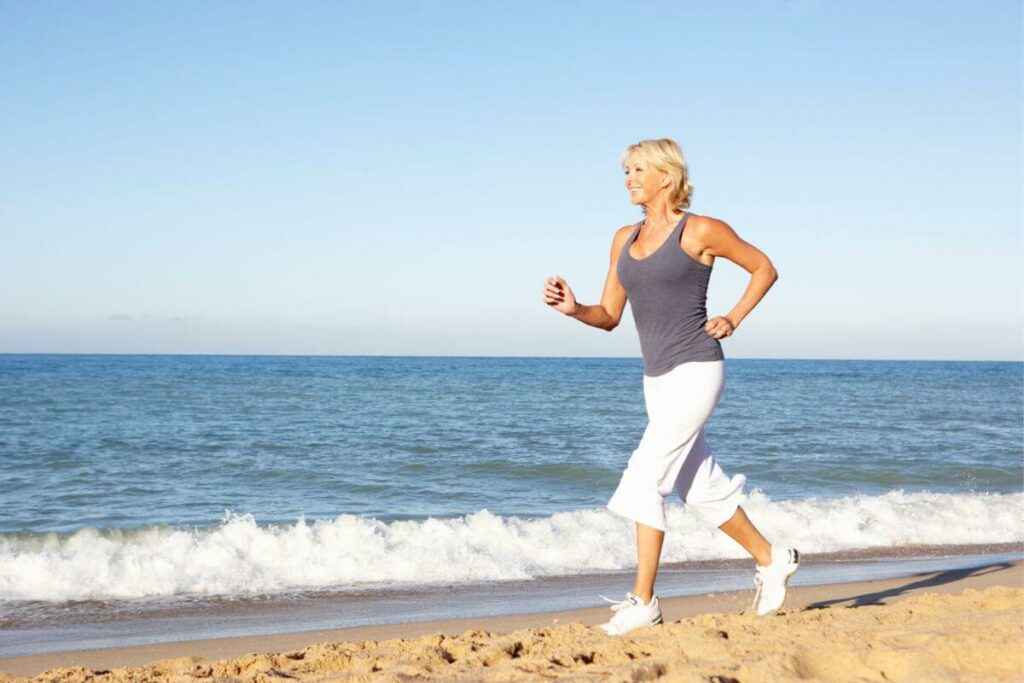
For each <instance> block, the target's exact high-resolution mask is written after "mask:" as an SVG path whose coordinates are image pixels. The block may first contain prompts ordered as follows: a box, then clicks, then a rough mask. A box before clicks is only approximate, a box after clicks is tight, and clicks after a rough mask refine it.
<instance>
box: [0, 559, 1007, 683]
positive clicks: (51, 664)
mask: <svg viewBox="0 0 1024 683" xmlns="http://www.w3.org/2000/svg"><path fill="white" fill-rule="evenodd" d="M992 558H993V559H991V560H989V561H980V562H974V563H972V564H970V566H962V563H961V566H956V568H952V569H945V570H943V569H938V570H933V571H927V572H918V573H917V574H915V575H912V576H903V577H897V578H875V579H869V580H864V581H854V582H844V583H829V584H816V585H791V588H790V593H789V596H788V599H787V604H786V608H785V609H784V610H783V611H782V613H780V615H777V617H781V616H782V615H789V617H792V618H794V619H796V618H798V617H800V615H805V614H806V613H807V612H808V608H811V610H812V611H818V610H821V609H828V610H829V611H830V612H832V611H837V612H838V613H840V614H841V613H843V612H845V610H831V608H834V607H836V608H838V607H862V606H871V607H873V608H874V607H882V606H892V605H894V604H895V603H898V602H900V601H903V600H905V599H907V598H912V597H921V596H925V595H926V594H933V595H939V596H961V595H962V594H964V591H965V590H970V591H985V590H986V589H989V588H992V587H1004V588H1009V589H1012V591H1020V590H1022V587H1024V562H1022V561H1021V559H1019V557H1018V559H1013V560H1010V559H1007V558H1006V557H1005V556H1004V557H1002V559H999V558H997V557H996V556H992ZM949 565H950V566H955V565H956V563H954V562H950V563H949ZM750 593H751V591H749V590H732V591H726V592H720V593H715V594H712V595H707V594H705V595H690V596H679V597H667V598H663V599H662V602H661V604H662V610H663V613H664V618H665V623H666V625H668V624H672V623H673V622H676V621H679V620H688V619H694V618H705V617H702V616H700V615H717V616H716V617H715V618H719V619H724V620H727V621H728V620H730V619H740V620H743V619H748V618H750V616H751V615H749V600H750ZM1020 595H1021V594H1020V593H1019V592H1016V593H1013V596H1011V597H1012V599H1013V600H1016V603H1015V604H1016V605H1017V607H1018V608H1020V607H1022V606H1024V605H1022V603H1021V599H1020ZM1005 598H1006V596H1005V595H1003V596H1002V597H1000V598H999V599H1000V600H1002V599H1005ZM928 599H929V600H932V598H928ZM997 602H998V600H997ZM951 604H952V603H951ZM950 609H953V608H952V607H951V608H950ZM955 609H961V608H960V607H956V608H955ZM968 611H969V610H968ZM982 611H984V610H982ZM1018 611H1019V610H1018ZM937 613H938V614H942V613H943V611H942V609H939V610H938V612H937ZM608 614H609V613H608V610H607V609H606V608H605V607H588V608H582V609H571V610H561V611H551V612H533V613H529V614H518V615H491V616H483V617H471V618H465V619H446V620H432V621H414V622H409V623H403V624H384V625H373V626H359V627H351V628H342V629H331V630H313V631H302V632H291V633H278V634H271V635H259V636H245V637H228V638H207V639H201V640H178V641H174V642H164V643H156V644H147V645H128V646H124V647H111V648H95V649H90V650H78V651H64V652H48V653H42V654H33V655H22V656H15V657H6V658H2V659H0V673H2V674H5V675H6V677H0V681H6V680H19V679H18V678H17V677H19V676H36V675H38V674H40V673H42V672H46V671H52V670H53V669H58V668H66V667H83V668H82V670H81V671H80V673H81V675H82V676H83V678H82V679H81V680H85V678H84V676H86V675H90V672H93V671H112V670H120V668H121V667H139V666H143V665H146V664H150V663H153V662H158V661H164V662H166V660H181V659H182V658H185V660H187V661H189V662H195V661H196V658H198V659H201V660H205V661H207V662H214V661H219V660H229V659H236V658H245V657H249V658H252V657H270V656H271V655H270V654H268V653H284V652H294V651H297V650H302V649H303V648H308V647H310V646H313V645H316V644H323V643H342V642H346V643H357V642H362V643H364V647H365V644H366V643H367V642H368V641H384V640H389V639H396V638H403V639H416V638H425V637H431V636H436V635H438V634H444V635H445V636H447V637H453V636H458V635H459V634H465V633H467V632H469V631H486V632H488V635H487V638H498V637H500V634H503V633H504V634H507V633H509V632H512V631H517V630H520V629H532V630H534V631H535V630H536V629H544V628H550V627H553V626H557V625H562V626H564V625H567V624H575V623H577V622H578V624H577V626H576V627H575V628H576V631H575V633H576V635H577V636H582V634H583V633H584V631H580V630H579V629H584V630H585V631H586V633H591V632H592V631H593V629H591V628H590V627H592V626H594V625H596V624H599V623H601V622H603V621H606V620H607V618H608ZM1018 616H1019V615H1018ZM709 618H710V617H709ZM1018 621H1019V620H1018ZM751 623H753V624H757V623H758V622H756V621H754V622H751ZM767 623H768V622H761V625H762V626H763V625H764V624H767ZM961 628H962V629H963V632H962V633H961V634H960V635H961V636H964V637H966V636H967V634H968V633H969V632H970V628H971V627H970V624H969V623H967V622H964V623H963V624H962V627H961ZM954 635H955V634H954ZM588 637H590V636H588ZM950 637H952V636H950ZM1017 643H1018V645H1019V638H1018V641H1017ZM253 653H262V654H258V655H257V654H253ZM179 664H180V662H179ZM175 666H178V665H175ZM382 666H384V667H385V668H387V665H386V663H385V664H383V665H382ZM172 668H173V667H172ZM453 673H454V672H453ZM153 675H156V674H153ZM239 675H240V676H242V675H241V674H239ZM75 676H76V674H72V673H68V677H64V678H61V680H64V681H74V680H79V679H78V678H76V677H75ZM528 679H529V677H525V678H524V679H523V680H528ZM95 680H103V678H102V677H100V678H97V679H95ZM109 680H121V679H119V678H109ZM125 680H127V679H125ZM154 680H156V679H154ZM168 680H169V679H168ZM237 680H250V679H249V678H245V677H244V676H242V677H240V678H238V679H237ZM332 680H334V679H332ZM337 680H349V679H346V678H338V679H337ZM351 680H357V679H355V678H353V679H351ZM366 680H370V679H366ZM380 680H386V679H384V678H381V679H380ZM678 680H684V679H682V678H681V679H678ZM695 680H696V679H695ZM743 680H746V679H743ZM993 680H998V678H996V679H993Z"/></svg>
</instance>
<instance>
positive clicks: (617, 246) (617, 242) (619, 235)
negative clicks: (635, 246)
mask: <svg viewBox="0 0 1024 683" xmlns="http://www.w3.org/2000/svg"><path fill="white" fill-rule="evenodd" d="M635 229H636V225H623V226H622V227H621V228H619V229H618V230H616V231H615V236H614V237H613V238H612V254H611V256H612V259H616V258H618V256H619V252H620V251H622V245H624V244H625V243H626V240H628V239H629V236H630V235H632V234H633V230H635Z"/></svg>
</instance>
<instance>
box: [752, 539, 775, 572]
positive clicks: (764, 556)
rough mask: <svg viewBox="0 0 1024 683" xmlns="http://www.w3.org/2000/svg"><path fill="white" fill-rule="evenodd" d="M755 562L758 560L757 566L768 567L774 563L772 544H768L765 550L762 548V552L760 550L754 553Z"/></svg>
mask: <svg viewBox="0 0 1024 683" xmlns="http://www.w3.org/2000/svg"><path fill="white" fill-rule="evenodd" d="M754 562H756V563H757V566H759V567H767V566H768V565H770V564H771V563H772V546H771V544H769V545H767V546H766V547H765V548H764V549H763V550H761V552H759V553H758V554H756V555H754Z"/></svg>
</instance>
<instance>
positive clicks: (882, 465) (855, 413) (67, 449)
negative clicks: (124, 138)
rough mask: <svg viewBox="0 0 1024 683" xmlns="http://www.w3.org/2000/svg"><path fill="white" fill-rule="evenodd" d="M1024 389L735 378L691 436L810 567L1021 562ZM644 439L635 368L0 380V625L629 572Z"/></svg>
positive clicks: (43, 373)
mask: <svg viewBox="0 0 1024 683" xmlns="http://www.w3.org/2000/svg"><path fill="white" fill-rule="evenodd" d="M1022 387H1024V364H1022V363H1019V362H932V361H846V360H837V361H831V360H754V359H728V360H727V361H726V388H725V392H724V394H723V396H722V400H721V402H720V404H719V406H718V408H717V410H716V411H715V413H714V414H713V415H712V417H711V419H710V422H709V423H708V425H707V428H706V434H707V437H708V440H709V442H710V444H711V448H712V452H713V453H714V455H715V457H716V459H717V460H718V461H719V463H720V464H721V465H722V467H723V469H725V471H726V473H727V474H729V475H732V474H735V473H743V474H745V475H747V478H748V484H747V490H746V494H745V496H746V498H745V502H744V504H743V505H744V508H745V509H746V510H747V511H748V514H749V515H750V516H751V518H752V519H753V520H754V522H755V524H757V525H758V527H759V528H761V530H762V531H763V532H765V533H766V535H771V536H773V537H776V538H780V537H781V538H785V539H787V541H788V542H791V543H792V544H794V545H797V546H798V547H800V548H801V549H802V550H803V551H804V552H805V553H814V552H834V551H842V550H862V549H871V548H890V549H891V548H892V547H894V546H895V547H898V546H913V545H915V544H966V545H972V544H977V545H983V544H990V543H1015V542H1020V541H1022V540H1024V524H1022V522H1024V492H1022V489H1024V445H1022V444H1024V390H1022ZM645 424H646V414H645V410H644V405H643V391H642V365H641V362H640V360H639V359H596V358H490V357H488V358H471V357H465V358H459V357H281V356H269V357H262V356H115V355H91V356H90V355H0V607H2V606H3V605H5V604H6V605H8V606H11V605H19V606H21V607H23V606H24V605H26V604H29V603H32V604H36V603H38V604H44V603H51V604H52V603H59V602H62V601H73V600H104V599H133V600H137V599H150V598H165V599H166V598H174V597H188V596H196V595H224V596H238V595H252V594H261V593H273V592H275V591H288V590H310V589H318V588H322V589H331V590H338V589H345V588H352V589H360V590H365V589H367V588H390V587H395V586H409V585H430V584H443V583H447V582H452V581H501V580H524V579H530V578H534V577H542V576H546V577H552V576H566V575H572V574H576V573H586V572H594V571H606V570H615V569H623V568H628V567H630V566H633V563H634V562H635V557H634V553H635V549H634V546H633V541H632V533H633V531H632V529H633V525H632V523H630V522H628V520H624V519H623V518H621V517H618V516H616V515H614V514H613V513H611V512H609V511H608V510H606V509H604V504H605V503H606V502H607V500H608V498H609V497H610V495H611V493H612V491H613V490H614V488H615V486H616V484H617V482H618V479H619V476H620V474H621V472H622V469H623V467H624V466H625V464H626V461H627V460H628V458H629V455H630V453H631V452H632V450H633V449H634V448H635V447H636V445H637V443H638V441H639V439H640V436H641V434H642V433H643V429H644V426H645ZM670 500H672V499H670ZM669 529H670V530H669V534H668V536H667V537H666V542H665V548H664V551H663V557H664V559H665V560H666V561H668V562H673V561H675V562H686V561H691V560H713V559H728V558H739V557H743V556H744V552H743V550H742V548H740V547H739V546H738V545H737V544H736V543H735V542H733V541H732V540H731V539H728V538H726V537H725V535H724V534H722V533H721V532H720V531H717V530H715V529H711V528H708V526H707V525H706V524H705V523H704V522H703V521H702V520H701V519H699V518H698V517H697V515H695V514H693V513H691V512H689V511H687V510H686V509H685V507H684V506H683V505H682V504H681V502H679V501H678V500H676V501H673V504H672V508H671V510H670V514H669ZM19 609H20V608H19Z"/></svg>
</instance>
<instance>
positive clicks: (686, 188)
mask: <svg viewBox="0 0 1024 683" xmlns="http://www.w3.org/2000/svg"><path fill="white" fill-rule="evenodd" d="M622 160H623V165H624V166H625V170H626V189H627V190H628V191H629V197H630V201H632V202H633V204H639V205H641V206H642V207H643V212H644V216H645V219H644V220H642V221H641V222H640V223H637V224H636V225H627V226H625V227H622V228H620V229H619V230H618V231H617V232H616V233H615V237H614V238H613V240H612V249H611V260H610V264H609V268H608V276H607V279H606V280H605V285H604V293H603V294H602V295H601V303H600V304H598V305H595V306H585V305H582V304H580V303H579V302H577V301H576V296H575V295H574V294H573V291H572V288H571V287H569V284H568V283H567V282H566V281H565V280H563V279H562V278H561V277H558V276H555V277H551V278H548V280H547V281H546V282H545V283H544V290H543V295H544V301H545V303H547V304H548V305H549V306H551V307H552V308H554V309H555V310H557V311H559V312H561V313H564V314H565V315H567V316H571V317H573V318H575V319H577V320H579V321H580V322H583V323H586V324H587V325H591V326H593V327H597V328H600V329H603V330H609V331H610V330H613V329H614V328H615V327H616V326H618V324H619V321H620V320H621V319H622V311H623V309H624V308H625V306H626V300H627V298H628V299H629V301H630V304H631V307H632V311H633V318H634V321H635V323H636V327H637V333H638V335H639V337H640V350H641V353H642V355H643V361H644V376H643V385H644V403H645V404H646V408H647V416H648V418H649V421H648V424H647V428H646V430H645V431H644V434H643V437H642V439H641V440H640V444H639V446H638V447H637V448H636V450H634V451H633V454H632V456H631V457H630V459H629V463H628V465H627V467H626V469H625V471H624V472H623V473H622V478H621V480H620V481H619V485H618V488H616V490H615V493H614V494H613V495H612V497H611V499H610V500H609V502H608V505H607V507H608V509H610V510H612V511H613V512H615V513H617V514H620V515H622V516H624V517H626V518H628V519H631V520H633V521H634V522H636V535H637V576H636V583H635V584H634V586H633V590H632V591H630V592H628V593H626V598H625V599H624V600H621V601H614V600H610V601H609V602H614V603H615V604H614V605H613V606H612V610H614V611H615V612H616V613H615V615H614V616H613V617H612V619H611V621H609V622H608V623H606V624H603V625H602V626H601V628H603V629H604V630H605V631H606V632H607V633H609V634H612V635H620V634H623V633H626V632H627V631H630V630H632V629H634V628H638V627H640V626H648V625H650V624H658V623H661V621H662V617H661V609H660V608H659V607H658V598H657V596H656V595H655V594H654V579H655V576H656V575H657V572H658V562H659V560H660V557H661V547H662V541H663V540H664V538H665V511H664V507H665V497H666V496H667V495H668V494H670V493H671V492H672V491H673V490H675V492H676V493H677V494H678V495H679V497H680V499H681V500H682V501H683V502H684V503H685V504H686V505H687V506H688V507H691V508H693V509H694V510H696V511H697V512H698V513H699V514H700V515H701V516H703V517H704V518H705V519H707V520H708V521H709V522H711V523H713V524H714V525H715V526H717V527H718V528H720V529H721V530H722V531H724V532H725V533H726V534H728V535H729V536H731V537H732V538H733V539H735V540H736V541H737V542H738V543H739V544H740V545H742V546H743V547H744V548H746V550H747V551H748V552H749V553H750V554H751V556H753V558H754V560H755V562H756V573H755V576H754V583H755V584H756V586H757V591H756V594H755V596H754V604H753V607H754V608H755V609H756V611H757V613H758V614H760V615H765V614H770V613H772V612H774V611H776V610H777V609H778V608H779V607H781V606H782V603H783V601H784V600H785V596H786V585H787V583H788V581H789V577H790V576H791V575H792V574H793V572H795V571H796V570H797V567H798V566H799V563H800V554H799V552H798V551H797V550H796V549H795V548H789V547H786V546H781V545H776V544H774V543H769V542H768V541H767V540H765V538H764V537H763V536H762V535H761V534H760V533H759V532H758V530H757V529H756V528H754V525H753V524H752V523H751V522H750V520H749V519H748V518H747V515H746V513H744V511H743V509H742V508H741V507H739V499H740V496H741V494H742V492H743V486H744V484H745V483H746V477H744V476H743V475H742V474H740V475H736V476H735V477H733V478H732V479H730V478H728V477H727V476H726V475H725V473H724V472H723V471H722V468H721V467H720V466H719V465H718V463H717V462H715V460H714V458H713V457H712V456H711V448H710V446H709V445H708V442H707V440H706V439H705V437H704V423H705V422H706V421H707V420H708V418H709V417H710V416H711V413H712V411H713V410H714V409H715V406H716V405H717V404H718V400H719V398H720V397H721V395H722V390H723V389H724V386H725V360H724V356H723V355H722V347H721V343H720V342H719V340H720V339H723V338H725V337H729V336H732V334H733V332H734V331H735V330H736V328H737V327H738V326H739V324H740V322H741V321H742V320H743V319H744V318H745V317H746V316H747V314H749V313H750V311H751V310H752V309H753V308H754V306H755V305H757V303H758V302H759V301H760V300H761V298H762V297H764V295H765V293H766V292H767V291H768V289H769V288H770V287H771V286H772V284H773V283H774V282H775V280H777V279H778V274H777V273H776V271H775V268H774V267H773V266H772V263H771V261H770V260H769V259H768V257H767V256H765V255H764V254H763V253H762V252H761V251H759V250H758V249H757V248H756V247H754V246H753V245H751V244H748V243H747V242H744V241H743V240H742V239H740V237H739V236H738V235H737V234H736V233H735V232H734V231H733V229H732V228H731V227H729V225H727V224H726V223H724V222H722V221H720V220H716V219H714V218H710V217H707V216H698V215H694V214H691V213H690V212H689V211H686V209H687V208H688V207H689V206H690V196H691V194H692V193H693V188H692V186H691V185H690V182H689V177H688V176H689V174H688V171H687V167H686V161H685V159H684V158H683V154H682V151H681V150H680V149H679V145H678V144H677V143H676V142H675V141H674V140H672V139H670V138H662V139H660V140H642V141H640V142H638V143H636V144H634V145H630V146H628V147H627V148H626V149H625V151H624V152H623V155H622ZM718 256H721V257H723V258H726V259H728V260H730V261H732V262H734V263H736V264H737V265H739V266H740V267H742V268H743V269H744V270H746V271H747V272H749V273H750V274H751V275H750V284H749V285H748V286H747V290H746V292H744V294H743V297H742V298H741V299H740V301H739V303H737V304H736V305H735V306H734V307H733V309H732V310H731V311H729V313H728V315H724V316H717V317H714V318H711V319H710V320H708V317H707V311H706V308H705V305H706V300H707V286H708V281H709V279H710V277H711V267H712V264H713V263H714V261H715V257H718ZM602 597H604V596H602ZM605 599H606V600H607V598H605Z"/></svg>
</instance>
